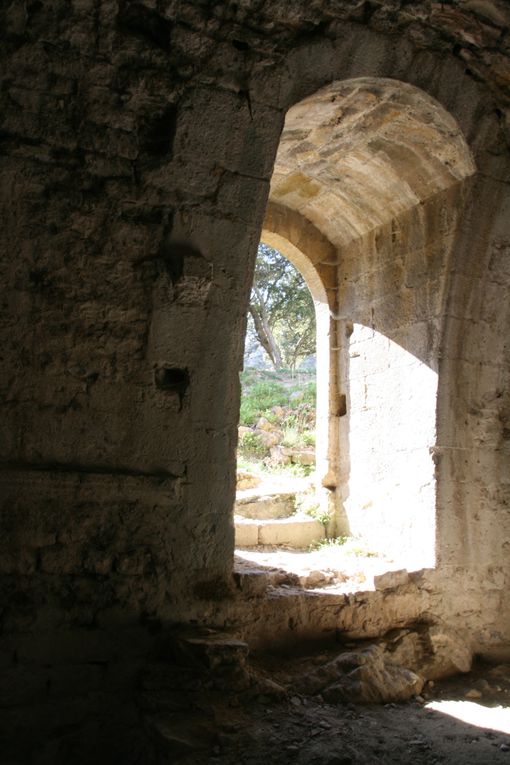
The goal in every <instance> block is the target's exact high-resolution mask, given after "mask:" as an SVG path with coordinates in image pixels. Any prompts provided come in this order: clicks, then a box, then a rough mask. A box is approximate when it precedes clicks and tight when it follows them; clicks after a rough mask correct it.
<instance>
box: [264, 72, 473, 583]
mask: <svg viewBox="0 0 510 765" xmlns="http://www.w3.org/2000/svg"><path fill="white" fill-rule="evenodd" d="M474 171H475V166H474V162H473V159H472V156H471V153H470V151H469V149H468V147H467V144H466V142H465V140H464V137H463V135H462V133H461V131H460V129H459V128H458V126H457V124H456V123H455V121H454V120H453V118H452V117H451V115H449V114H448V113H447V112H446V111H445V110H444V109H443V108H442V107H441V106H440V105H439V104H438V103H437V102H436V101H434V100H433V99H432V98H430V97H429V96H428V95H427V94H425V93H424V92H423V91H421V90H419V89H418V88H415V87H413V86H411V85H408V84H406V83H402V82H398V81H395V80H388V79H376V78H360V79H355V80H346V81H340V82H335V83H332V84H330V85H328V86H326V87H324V88H322V89H321V90H319V91H317V92H316V93H315V94H313V95H312V96H309V97H308V98H305V99H304V100H303V101H301V102H299V103H297V104H296V105H295V106H293V107H292V108H291V109H290V110H289V111H288V113H287V116H286V121H285V127H284V130H283V133H282V137H281V141H280V146H279V150H278V153H277V157H276V162H275V167H274V172H273V177H272V181H271V192H270V201H269V205H268V210H267V214H266V221H265V224H264V235H265V236H266V237H268V241H270V243H272V244H273V243H274V244H275V246H279V247H280V249H282V251H284V252H285V253H286V254H287V253H288V252H290V253H291V254H290V255H289V257H292V253H294V256H295V257H296V255H295V253H298V255H297V258H298V260H299V261H300V268H301V270H302V272H303V273H304V272H305V270H306V269H309V270H311V272H312V278H313V279H315V280H316V283H317V285H318V289H319V288H320V290H321V296H322V302H321V304H322V305H323V307H324V315H323V318H322V320H320V321H322V325H321V329H320V330H319V331H318V335H320V337H321V338H322V340H321V341H319V342H323V343H324V345H323V347H322V357H323V359H324V360H325V361H324V364H323V367H322V368H323V369H324V370H326V375H325V377H324V378H323V379H322V381H321V382H320V383H319V386H318V391H320V394H319V395H320V401H318V405H319V406H322V407H324V409H325V410H326V412H325V414H324V416H323V420H322V422H323V430H322V433H321V436H320V447H319V448H320V449H321V450H322V466H321V470H320V472H321V483H322V485H323V486H324V487H326V488H327V490H328V491H329V492H330V494H329V503H330V505H331V506H334V508H335V521H336V528H337V529H338V530H339V531H341V532H347V533H349V532H350V531H352V530H355V531H356V532H357V533H359V534H361V535H366V536H368V537H369V538H370V539H372V540H374V539H377V538H378V539H379V540H380V541H381V540H386V541H381V544H382V546H383V547H384V548H385V549H386V550H387V551H393V552H394V553H398V552H399V551H403V552H405V556H404V558H405V564H406V565H407V566H408V567H411V568H412V567H413V562H414V567H416V568H419V567H421V566H423V565H432V564H433V563H434V561H435V550H434V529H435V524H436V492H437V486H436V470H435V464H434V458H435V447H436V443H435V431H436V395H437V373H438V369H439V355H440V345H441V339H442V324H443V318H444V311H445V296H446V294H447V292H448V289H449V272H450V261H451V253H452V246H453V242H454V239H455V234H456V232H457V228H458V226H459V224H460V222H461V220H462V211H463V204H464V199H465V195H466V191H467V188H468V187H467V185H466V180H467V179H468V178H469V177H470V176H471V175H472V174H473V173H474ZM318 329H319V328H318ZM354 346H360V347H361V346H362V347H363V352H362V353H360V352H359V350H356V348H355V347H354ZM360 358H362V360H363V370H362V371H361V370H360V362H359V361H358V362H357V363H355V362H354V359H360ZM356 368H357V371H355V369H356ZM360 386H363V387H364V389H365V390H364V391H361V388H360ZM363 399H364V403H363ZM384 431H386V432H387V434H388V437H387V438H384ZM363 441H365V445H363ZM318 442H319V437H318ZM397 507H398V508H400V509H398V510H397ZM363 514H364V515H365V520H364V521H362V520H361V518H362V516H363ZM404 516H405V520H404ZM398 518H400V522H399V521H398Z"/></svg>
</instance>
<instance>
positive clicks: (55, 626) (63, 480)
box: [0, 0, 510, 762]
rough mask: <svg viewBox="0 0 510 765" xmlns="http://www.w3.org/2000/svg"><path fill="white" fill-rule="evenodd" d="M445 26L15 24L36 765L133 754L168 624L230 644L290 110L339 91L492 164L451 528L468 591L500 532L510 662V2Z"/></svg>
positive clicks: (454, 358)
mask: <svg viewBox="0 0 510 765" xmlns="http://www.w3.org/2000/svg"><path fill="white" fill-rule="evenodd" d="M443 5H446V4H441V7H439V6H437V5H436V4H432V3H423V4H419V6H417V7H416V8H413V7H410V6H408V5H403V8H402V9H400V5H399V4H398V3H387V4H384V3H363V4H352V3H350V2H349V3H348V2H345V3H334V4H331V3H329V2H326V1H325V2H324V3H319V4H316V5H315V6H313V7H310V6H309V4H308V3H304V2H303V3H292V7H290V6H289V5H288V4H285V3H280V4H278V3H276V4H275V3H271V4H267V7H266V6H264V5H262V6H261V5H260V4H259V3H250V2H246V3H242V4H239V5H236V6H234V5H231V4H229V3H219V4H216V5H215V6H214V7H211V6H210V5H209V4H197V3H182V4H180V5H179V6H177V5H175V4H172V3H161V4H157V5H156V4H154V3H149V2H147V3H144V2H124V3H117V2H114V0H111V1H108V0H105V1H104V2H102V3H92V2H91V3H89V2H87V1H86V0H85V1H84V2H72V3H68V2H64V0H62V1H60V0H55V1H54V2H52V3H51V4H49V5H47V4H39V3H31V4H26V3H24V2H21V1H18V0H13V2H11V3H9V4H4V5H3V6H2V9H1V11H0V14H1V29H2V35H3V45H2V64H3V72H4V75H3V89H2V94H1V110H0V113H1V114H2V122H3V125H2V133H1V140H2V149H1V151H2V154H1V157H0V160H1V171H2V179H3V180H2V205H3V214H2V221H3V225H2V230H1V237H2V245H1V254H2V265H1V268H2V284H3V285H4V286H5V287H6V289H5V291H4V294H3V297H2V312H1V329H2V356H3V361H2V401H3V413H2V430H1V440H0V459H1V465H2V477H1V485H2V492H1V502H2V505H1V518H0V523H1V537H0V542H1V548H2V554H1V556H0V565H1V568H2V579H1V602H2V603H3V604H4V610H3V611H2V633H1V637H0V656H1V667H2V668H1V672H2V675H1V681H0V686H1V688H2V696H1V699H0V702H1V705H2V739H3V751H4V753H5V756H6V757H10V760H11V761H19V762H26V761H30V762H50V761H51V762H56V761H58V760H59V759H61V760H62V761H66V762H69V761H70V760H72V758H74V760H72V761H77V762H78V761H79V756H82V757H83V761H91V758H92V757H95V759H97V760H98V761H99V759H98V758H99V754H98V752H99V751H100V752H101V754H102V756H104V758H105V761H106V760H108V757H109V758H110V760H109V761H112V759H111V758H112V757H117V758H120V759H122V756H123V752H124V753H125V752H126V751H128V750H129V751H131V752H133V751H134V747H135V745H140V746H141V744H140V741H141V740H142V739H141V734H140V732H139V730H138V728H137V725H136V721H137V719H138V718H137V713H136V706H135V704H134V697H135V694H134V689H135V688H136V678H137V673H138V672H139V669H140V666H141V665H142V664H143V662H144V661H145V660H146V658H147V656H148V655H149V654H150V653H151V652H152V651H154V650H155V646H156V645H157V644H158V640H161V639H162V638H161V635H164V630H165V629H166V627H167V626H168V624H170V623H171V622H173V621H176V620H187V619H194V620H199V621H208V622H211V621H215V622H216V623H222V622H224V621H225V617H224V616H222V613H223V612H222V606H221V602H222V601H221V598H225V597H227V595H228V588H229V587H230V570H231V563H232V545H233V528H232V518H231V508H232V499H233V491H234V480H233V474H234V453H235V438H236V436H235V433H236V425H237V416H238V396H239V391H238V370H239V367H240V363H241V354H242V338H243V328H244V315H245V309H246V302H247V298H248V293H249V288H250V284H251V273H252V267H253V259H254V256H255V251H256V246H257V244H258V241H259V235H260V230H261V225H262V219H263V215H264V210H265V206H266V201H267V195H268V183H269V178H270V175H271V171H272V164H273V160H274V155H275V152H276V149H277V145H278V138H279V134H280V130H281V126H282V123H283V117H284V111H285V109H286V108H288V106H289V105H290V104H291V103H293V102H295V101H296V100H299V98H301V97H303V96H304V95H307V94H309V93H311V92H313V90H314V89H316V88H317V87H320V86H321V85H323V84H325V83H327V82H329V81H331V80H334V79H338V78H342V77H348V76H359V75H363V74H367V75H372V76H393V77H397V78H401V79H408V80H409V81H412V82H413V83H414V84H417V85H419V86H421V87H424V88H425V89H429V90H430V91H431V92H433V95H435V97H437V98H440V100H442V101H443V103H444V105H445V106H446V108H449V105H450V103H451V105H453V106H452V108H453V107H454V111H455V116H456V117H457V118H459V119H460V117H463V119H461V120H460V121H461V123H462V126H463V129H465V133H466V137H467V139H468V141H471V140H472V139H473V140H474V141H475V144H476V146H475V149H476V152H477V153H478V154H479V157H478V158H479V159H481V160H483V161H482V162H481V164H479V167H482V169H483V173H484V176H483V180H481V181H480V188H479V189H478V190H477V193H478V196H475V197H473V199H474V200H475V201H474V202H473V205H472V212H471V218H470V219H469V220H470V221H471V225H470V227H469V228H467V229H466V230H465V232H464V239H463V240H461V241H459V243H458V246H457V247H456V249H455V258H456V260H455V268H454V270H453V271H452V272H451V276H452V279H453V280H454V284H453V285H451V286H449V287H448V294H449V295H451V297H449V298H448V316H449V320H448V323H447V326H446V328H444V327H443V329H442V331H441V344H442V345H441V347H442V360H441V366H442V370H440V372H441V371H442V372H443V373H444V378H443V379H444V384H443V385H442V387H441V389H440V397H441V406H440V411H441V416H442V417H444V422H445V423H446V425H445V426H444V427H445V429H443V430H442V431H441V432H442V435H443V442H444V444H445V455H446V456H445V459H444V463H443V464H445V465H447V466H449V467H445V468H444V469H445V470H446V469H448V470H450V471H451V472H452V474H455V481H454V482H453V483H452V482H450V483H445V484H443V487H444V488H443V495H442V498H441V502H442V507H443V508H444V511H443V516H442V519H441V522H440V530H441V529H443V530H444V532H445V533H447V534H448V535H449V537H448V538H449V539H450V540H452V541H451V545H450V548H447V547H445V548H444V555H445V559H448V560H450V561H454V562H455V563H458V564H459V565H460V566H461V568H462V565H463V564H465V565H470V564H471V561H472V560H473V558H472V555H471V553H472V554H474V553H473V551H474V549H475V545H474V544H471V545H469V546H468V549H469V550H470V551H471V553H470V555H469V556H468V555H466V556H464V557H463V558H462V560H460V561H459V560H458V555H457V552H456V551H458V549H459V545H458V542H455V541H454V540H459V539H466V538H468V537H469V535H471V536H474V537H476V535H477V534H478V530H479V529H482V528H483V529H484V540H485V543H484V544H485V547H484V550H485V552H484V553H483V555H482V553H480V557H481V560H480V565H481V566H486V565H492V560H493V556H494V561H495V565H496V566H497V567H498V572H499V574H500V579H499V580H498V582H497V583H496V584H495V585H494V586H493V585H492V584H491V587H493V591H494V593H495V596H494V598H493V600H492V601H491V603H493V604H494V609H493V611H492V612H491V613H492V615H493V617H494V620H495V623H496V622H497V624H496V626H495V627H494V631H493V632H494V634H493V635H492V636H491V635H489V634H488V633H486V634H485V635H484V636H482V637H484V639H485V640H488V641H490V640H492V641H493V642H498V641H499V642H501V641H504V640H505V639H508V637H509V635H510V630H509V629H508V621H507V618H506V614H507V613H508V602H507V601H506V600H505V597H506V596H503V595H502V593H504V591H505V587H506V589H508V587H507V585H508V568H507V566H508V564H507V563H506V560H507V558H505V555H504V553H505V551H506V550H505V548H504V545H505V543H506V541H505V540H506V539H507V538H509V534H508V533H507V532H508V531H510V529H509V528H508V527H509V525H510V521H509V519H508V509H507V504H506V500H507V498H506V494H505V492H506V484H505V483H504V481H505V480H506V479H505V476H506V475H507V472H508V470H507V463H508V454H507V450H506V446H505V445H506V444H507V442H508V439H507V437H506V432H507V419H508V418H507V411H506V409H507V408H508V407H507V403H508V401H507V398H508V396H507V387H508V386H507V380H508V363H509V360H508V358H507V354H506V349H505V347H503V346H502V344H501V331H502V329H503V328H505V329H508V323H507V316H506V314H505V310H506V309H505V307H504V306H505V303H504V301H503V300H501V301H500V300H499V298H498V300H497V301H495V300H487V301H483V300H481V296H482V295H485V294H486V292H485V291H486V289H487V290H488V289H490V290H492V292H494V293H497V295H498V296H499V295H500V293H501V292H503V293H504V294H506V293H505V290H506V288H507V286H508V278H509V277H508V268H507V252H508V247H507V240H508V223H507V221H508V215H507V214H506V207H505V204H506V202H505V199H506V193H505V192H506V187H505V184H506V182H507V179H508V175H507V172H508V161H507V156H508V148H507V143H506V140H507V139H506V137H505V136H506V135H507V133H506V132H505V131H506V130H507V128H506V122H505V113H506V110H507V106H508V103H509V101H508V87H507V83H508V72H509V63H508V55H507V48H506V47H505V46H506V43H505V41H504V39H505V38H504V35H505V30H506V29H507V27H508V24H509V19H508V12H507V9H506V6H505V5H504V4H503V3H496V2H490V3H485V4H484V8H483V9H482V10H480V9H479V8H475V4H473V3H471V4H470V3H466V4H464V5H465V6H466V7H465V8H462V9H461V8H459V7H458V6H448V7H446V8H444V7H443ZM476 5H477V6H478V5H479V4H476ZM470 6H473V8H470ZM474 96H476V97H474ZM475 139H476V140H475ZM489 149H490V153H488V150H489ZM480 219H482V220H483V221H484V227H483V230H482V231H481V232H480V233H477V232H478V227H479V222H480ZM473 245H474V246H473ZM466 252H468V253H469V254H468V255H467V256H466V257H465V254H466ZM473 275H474V278H473ZM496 302H497V305H498V306H499V310H497V311H496V313H495V314H494V320H493V319H492V318H491V315H492V314H491V311H494V310H495V304H496ZM480 311H482V312H483V321H480V318H479V317H480V313H479V312H480ZM452 349H453V350H452ZM480 354H484V355H483V356H482V358H483V360H484V364H483V366H482V367H479V366H477V364H478V363H479V358H480ZM488 356H490V358H488ZM475 368H476V370H477V371H476V374H475V371H474V370H475ZM498 391H501V393H500V394H499V393H498ZM491 396H492V397H493V398H491ZM473 402H475V403H476V405H477V406H478V408H479V409H480V407H481V410H480V411H482V410H483V412H482V414H483V417H482V419H483V422H484V423H485V424H484V425H483V426H481V427H482V430H483V429H484V428H485V426H486V427H487V428H488V430H489V431H490V433H491V436H490V438H488V439H487V441H486V443H485V445H484V448H483V449H478V447H477V448H475V449H470V450H469V454H468V455H467V457H466V459H467V461H466V460H465V459H464V455H463V456H462V458H461V457H460V456H459V455H458V452H457V451H455V448H456V445H457V444H458V443H460V444H462V443H463V442H464V441H465V440H466V439H467V438H468V437H469V436H470V434H471V433H472V432H473V423H475V422H478V420H476V418H477V417H478V415H477V414H472V413H471V411H472V407H471V404H472V403H473ZM505 402H506V403H505ZM466 407H468V417H467V418H466V417H465V411H466ZM505 407H506V408H505ZM473 411H474V410H473ZM452 423H453V424H452ZM441 427H443V426H441ZM452 434H454V436H455V439H454V440H452ZM446 447H448V449H450V448H451V449H453V450H454V451H447V449H446ZM482 458H483V459H482ZM463 471H464V472H463ZM472 477H473V480H474V483H475V484H476V492H477V493H476V492H475V493H473V492H472V491H471V488H472V484H473V481H472V480H471V479H472ZM480 495H483V498H484V504H483V507H482V504H481V503H480V502H478V500H477V497H478V496H480ZM440 533H441V531H440ZM494 551H496V552H494ZM452 565H453V563H452ZM505 577H506V578H505ZM473 592H474V595H473V597H474V598H475V599H476V598H477V597H478V596H479V590H477V589H476V587H475V588H474V590H473ZM229 602H230V601H229ZM505 609H506V610H505ZM474 610H475V611H476V608H475V609H474ZM477 613H478V612H477ZM496 613H497V614H498V616H496ZM473 618H474V617H473ZM158 636H159V637H158ZM480 642H483V641H482V638H480ZM62 726H65V730H66V731H67V733H66V734H65V736H63V737H62ZM57 730H59V731H60V734H58V735H57V734H56V733H55V731H57ZM115 730H120V731H122V732H123V735H122V736H116V735H115V734H114V732H113V731H115ZM27 731H29V733H27ZM128 731H129V735H128ZM77 740H78V741H80V742H81V749H79V748H76V747H77V744H76V741H77ZM63 741H64V743H62V742H63ZM94 742H98V743H97V746H98V747H102V748H101V749H98V750H97V751H94V745H95V744H94ZM101 742H102V743H101ZM105 742H107V746H106V744H105ZM66 747H67V748H66ZM73 747H74V748H73ZM121 750H122V751H121ZM79 752H81V754H79ZM87 758H88V760H87Z"/></svg>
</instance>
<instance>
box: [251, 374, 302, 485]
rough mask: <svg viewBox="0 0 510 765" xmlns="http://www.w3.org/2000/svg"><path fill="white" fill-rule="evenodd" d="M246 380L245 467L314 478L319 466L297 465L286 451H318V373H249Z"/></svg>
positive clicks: (258, 470) (257, 470)
mask: <svg viewBox="0 0 510 765" xmlns="http://www.w3.org/2000/svg"><path fill="white" fill-rule="evenodd" d="M240 377H241V410H240V422H239V424H240V425H241V426H242V427H241V428H240V435H239V444H238V464H239V467H243V468H244V469H247V470H250V469H251V470H253V469H255V471H256V472H260V470H263V471H271V472H284V473H287V474H291V475H296V476H305V475H309V474H310V472H311V471H312V470H313V465H302V464H294V463H291V458H290V457H289V456H288V454H286V453H285V449H291V450H298V451H300V450H301V451H303V450H305V451H306V450H308V451H309V450H310V449H313V448H314V446H315V395H316V384H315V373H314V372H313V371H310V372H303V373H299V374H296V373H295V372H292V371H291V370H288V369H286V370H284V369H281V370H278V371H272V370H271V371H268V370H259V369H246V370H245V371H244V372H242V373H241V376H240ZM247 428H250V430H247ZM272 447H274V448H273V451H271V449H272ZM275 451H276V452H277V453H276V454H275ZM246 462H249V463H250V467H248V466H247V465H246ZM289 463H291V464H289Z"/></svg>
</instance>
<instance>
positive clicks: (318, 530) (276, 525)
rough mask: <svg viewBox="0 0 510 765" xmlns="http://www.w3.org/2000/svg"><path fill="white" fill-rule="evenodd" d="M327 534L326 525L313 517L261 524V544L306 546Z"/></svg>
mask: <svg viewBox="0 0 510 765" xmlns="http://www.w3.org/2000/svg"><path fill="white" fill-rule="evenodd" d="M325 536H326V532H325V529H324V526H323V525H322V523H319V521H316V520H314V519H313V518H296V519H292V520H283V521H270V522H269V521H266V522H265V523H264V524H262V525H261V526H260V531H259V544H261V545H287V546H288V547H297V548H304V547H308V545H310V544H311V543H312V542H316V541H317V540H318V539H324V537H325Z"/></svg>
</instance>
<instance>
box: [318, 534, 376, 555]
mask: <svg viewBox="0 0 510 765" xmlns="http://www.w3.org/2000/svg"><path fill="white" fill-rule="evenodd" d="M325 547H341V548H342V552H343V553H344V554H345V555H354V556H356V557H359V558H377V557H378V554H377V553H376V552H374V551H373V550H370V549H369V548H368V547H367V546H366V543H365V542H364V541H363V540H362V539H359V538H358V537H347V536H339V537H333V538H331V539H319V540H317V542H313V543H312V544H311V545H310V546H309V548H308V549H309V551H310V552H314V551H315V550H321V549H323V548H325Z"/></svg>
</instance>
